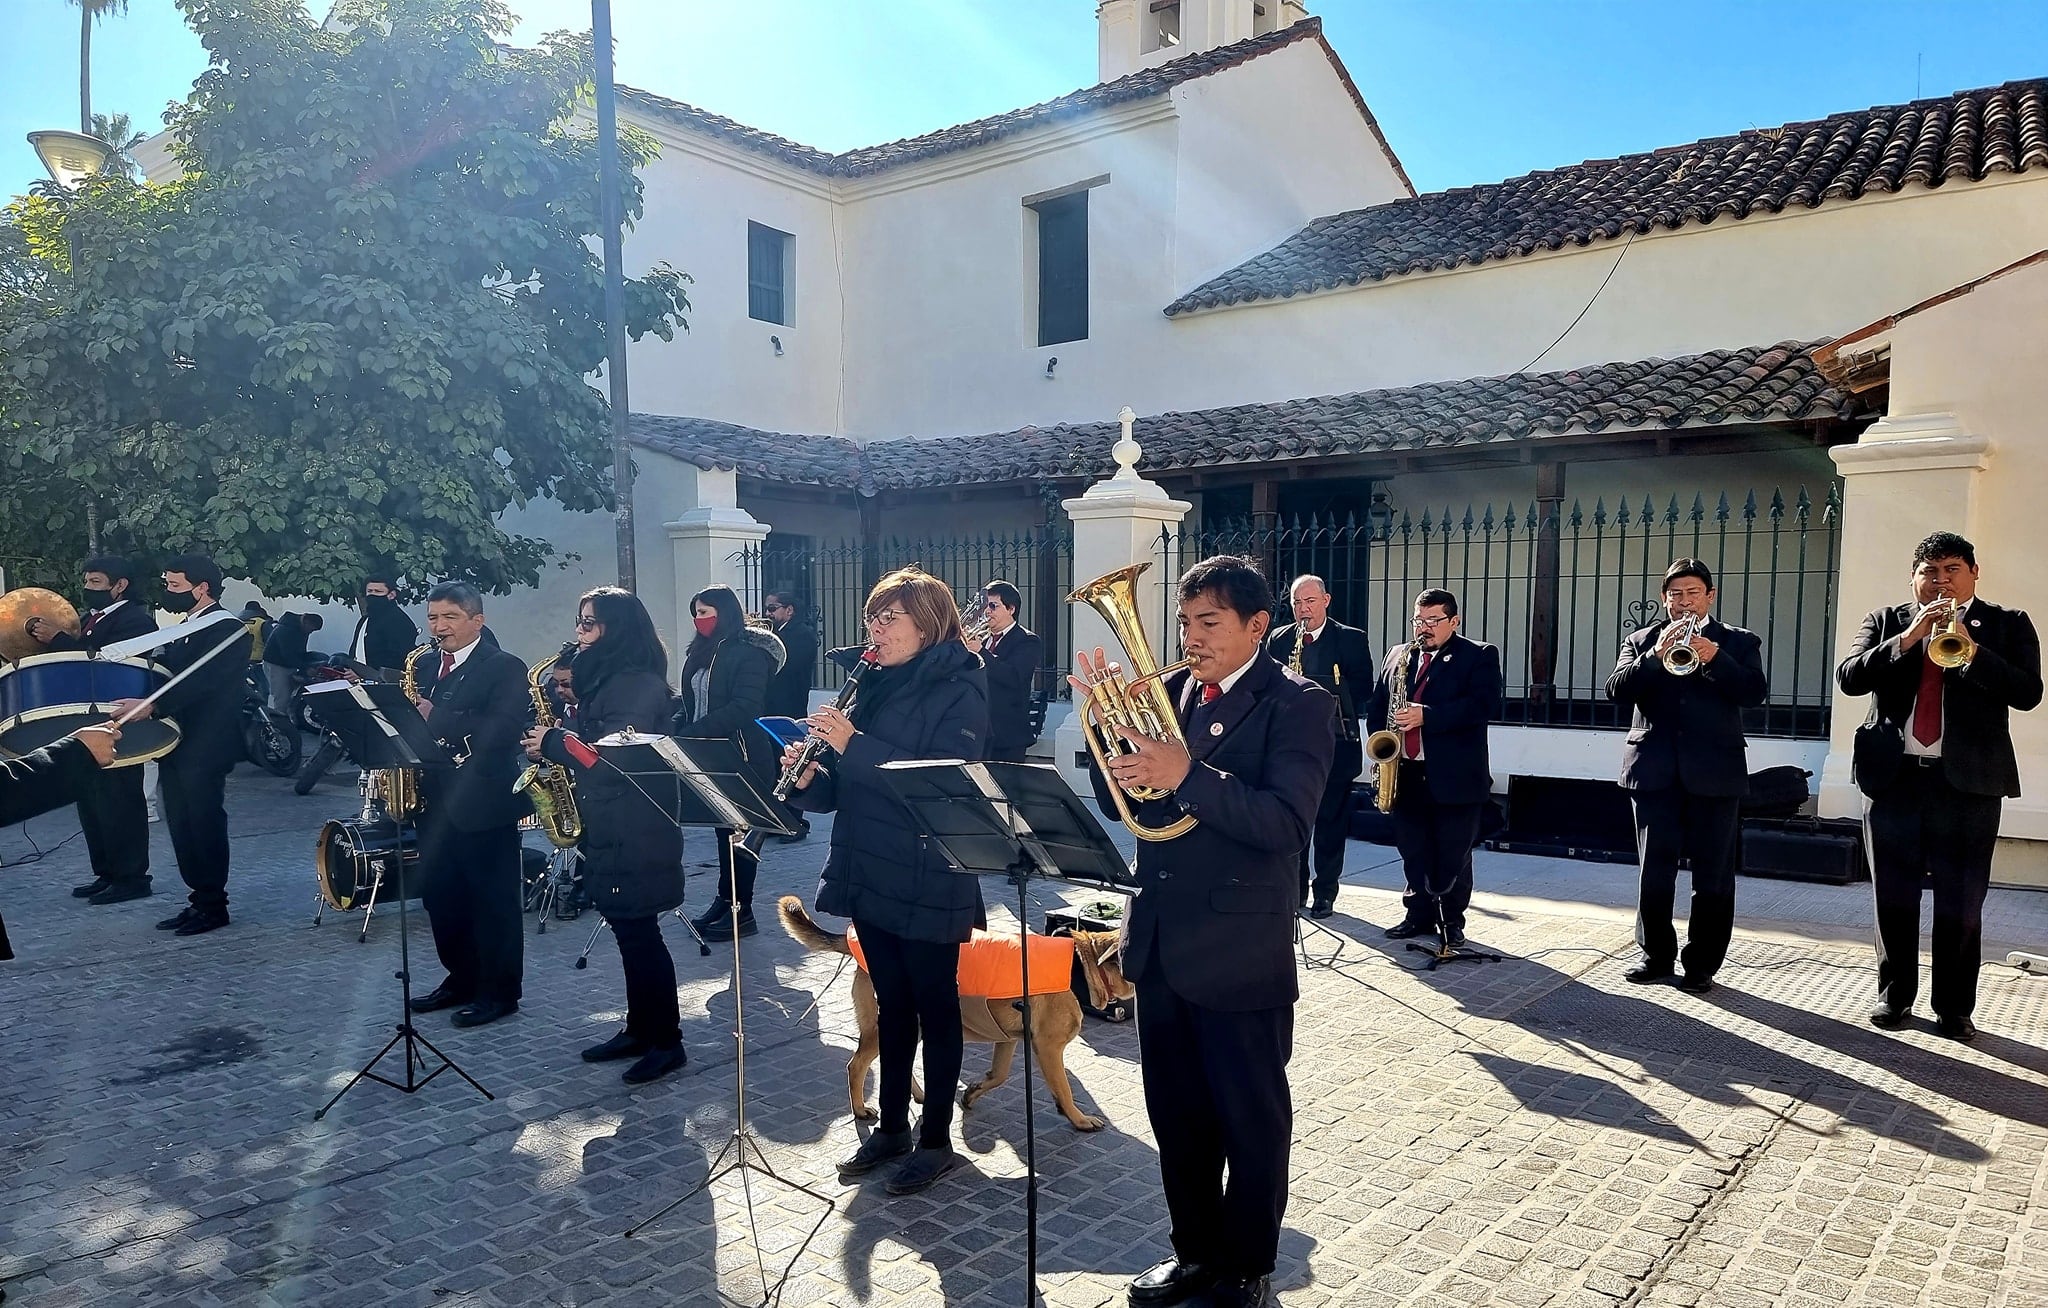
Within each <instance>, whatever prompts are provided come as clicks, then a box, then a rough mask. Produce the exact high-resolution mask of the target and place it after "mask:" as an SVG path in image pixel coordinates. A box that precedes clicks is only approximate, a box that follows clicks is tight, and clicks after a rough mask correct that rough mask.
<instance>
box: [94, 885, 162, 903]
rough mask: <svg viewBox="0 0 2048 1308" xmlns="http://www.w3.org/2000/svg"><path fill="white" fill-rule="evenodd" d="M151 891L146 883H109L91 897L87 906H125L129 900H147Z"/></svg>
mask: <svg viewBox="0 0 2048 1308" xmlns="http://www.w3.org/2000/svg"><path fill="white" fill-rule="evenodd" d="M153 893H155V892H153V891H152V890H150V888H149V882H147V881H118V882H117V881H109V882H107V888H106V889H105V890H102V891H100V892H99V893H98V894H96V895H94V896H92V897H91V898H90V899H88V900H86V901H85V902H86V903H88V904H125V903H127V902H128V901H129V900H131V899H148V898H149V897H150V895H151V894H153Z"/></svg>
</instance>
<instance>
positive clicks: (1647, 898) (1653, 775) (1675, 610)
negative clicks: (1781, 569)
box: [1607, 559, 1770, 994]
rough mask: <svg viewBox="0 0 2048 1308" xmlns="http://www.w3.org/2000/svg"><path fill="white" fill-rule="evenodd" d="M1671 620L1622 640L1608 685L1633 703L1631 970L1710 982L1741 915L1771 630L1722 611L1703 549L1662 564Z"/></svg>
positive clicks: (1685, 985)
mask: <svg viewBox="0 0 2048 1308" xmlns="http://www.w3.org/2000/svg"><path fill="white" fill-rule="evenodd" d="M1659 590H1660V591H1661V592H1662V594H1663V596H1664V612H1665V615H1666V618H1665V621H1663V622H1658V623H1654V624H1652V625H1650V626H1647V627H1644V628H1643V629H1642V630H1641V631H1638V632H1636V633H1635V634H1633V635H1631V636H1630V637H1629V638H1628V639H1627V640H1625V641H1623V642H1622V645H1621V657H1620V658H1619V659H1618V660H1617V661H1616V663H1615V665H1614V673H1613V675H1611V676H1609V677H1608V678H1607V697H1608V698H1609V699H1611V700H1613V701H1614V702H1615V703H1616V704H1620V705H1623V706H1625V707H1629V708H1632V709H1633V710H1634V716H1633V717H1632V718H1631V720H1630V723H1629V731H1628V739H1627V741H1626V742H1625V743H1624V744H1623V745H1622V747H1621V788H1622V789H1623V790H1626V791H1628V792H1629V797H1630V799H1632V800H1633V801H1634V803H1635V815H1636V850H1637V853H1638V856H1639V858H1640V860H1641V888H1640V890H1639V892H1638V904H1637V909H1636V944H1637V945H1639V946H1640V947H1641V948H1642V951H1643V957H1642V961H1641V962H1639V963H1637V964H1636V966H1634V967H1632V968H1630V969H1629V970H1628V971H1627V972H1626V973H1624V974H1623V975H1624V977H1625V978H1626V979H1627V980H1629V981H1632V982H1634V983H1635V984H1637V985H1651V984H1654V983H1656V982H1660V981H1667V980H1670V979H1671V978H1672V977H1673V975H1674V972H1673V966H1674V965H1675V964H1676V965H1682V966H1683V967H1684V969H1685V975H1684V976H1683V977H1682V978H1681V979H1680V980H1679V981H1678V987H1679V989H1681V990H1689V991H1692V992H1694V993H1695V994H1704V993H1705V992H1707V991H1708V990H1711V989H1712V988H1713V985H1714V979H1713V978H1714V973H1715V971H1716V970H1717V969H1719V967H1720V966H1721V961H1722V959H1724V958H1725V957H1726V956H1727V954H1728V938H1729V936H1730V934H1731V933H1732V932H1733V930H1734V927H1735V869H1736V866H1737V865H1738V864H1739V862H1740V861H1741V855H1742V845H1741V840H1742V797H1743V796H1744V795H1746V794H1748V793H1749V769H1748V764H1747V754H1746V753H1745V745H1744V741H1743V738H1742V710H1743V709H1745V708H1751V707H1754V706H1756V705H1758V704H1761V703H1763V702H1764V697H1765V696H1766V695H1768V694H1769V693H1770V681H1769V678H1768V677H1767V676H1766V674H1765V672H1764V659H1763V642H1762V641H1761V640H1759V639H1758V638H1757V635H1756V633H1755V632H1753V631H1744V630H1743V629H1742V628H1741V627H1731V626H1729V625H1728V624H1726V623H1724V622H1722V621H1720V620H1719V619H1717V618H1715V617H1714V616H1713V610H1714V574H1713V572H1712V571H1711V570H1710V569H1708V567H1707V565H1706V564H1704V563H1702V562H1700V561H1699V560H1698V559H1678V560H1676V561H1674V562H1673V563H1672V565H1671V566H1670V567H1669V568H1667V569H1665V572H1664V581H1663V584H1662V585H1661V586H1660V587H1659ZM1681 858H1685V859H1688V860H1689V861H1690V862H1691V864H1692V914H1691V916H1690V917H1689V918H1688V920H1687V922H1686V937H1687V939H1686V945H1685V949H1684V951H1683V952H1682V953H1681V952H1680V950H1679V948H1678V933H1677V931H1676V929H1675V928H1673V926H1672V925H1671V908H1672V900H1673V898H1674V897H1675V895H1676V893H1677V889H1676V888H1677V883H1678V860H1679V859H1681Z"/></svg>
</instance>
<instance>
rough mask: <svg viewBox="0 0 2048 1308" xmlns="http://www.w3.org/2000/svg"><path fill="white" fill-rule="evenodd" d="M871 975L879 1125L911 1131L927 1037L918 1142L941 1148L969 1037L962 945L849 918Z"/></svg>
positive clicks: (948, 1134) (945, 1143) (946, 1138)
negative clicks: (914, 1087) (914, 1079)
mask: <svg viewBox="0 0 2048 1308" xmlns="http://www.w3.org/2000/svg"><path fill="white" fill-rule="evenodd" d="M853 929H854V930H855V931H856V932H858V933H859V934H860V948H861V952H862V953H863V954H865V955H866V956H867V960H868V977H869V979H870V980H872V981H873V982H874V983H875V1006H876V1009H877V1013H876V1026H877V1028H878V1030H877V1034H878V1035H879V1036H880V1037H881V1043H882V1056H881V1060H880V1062H881V1067H882V1093H881V1096H880V1103H879V1104H878V1107H879V1109H880V1111H881V1120H880V1121H879V1122H878V1123H877V1126H878V1127H879V1129H881V1130H884V1131H906V1130H908V1129H910V1066H911V1060H912V1059H913V1058H915V1057H916V1056H917V1038H918V1034H919V1032H920V1030H922V1032H923V1035H924V1123H923V1125H922V1126H921V1127H920V1128H919V1130H918V1137H917V1142H918V1144H919V1145H920V1146H922V1147H923V1148H926V1149H943V1148H945V1147H947V1146H948V1145H949V1144H951V1142H952V1130H951V1128H952V1125H953V1097H954V1095H955V1094H956V1093H957V1092H958V1090H959V1088H960V1060H961V1057H962V1055H963V1054H965V1052H966V1042H965V1041H964V1039H963V1038H962V1036H961V1032H960V946H959V945H957V944H951V943H947V942H944V941H935V940H911V939H908V938H907V937H904V936H899V935H895V934H893V933H891V932H888V931H884V930H883V929H882V928H880V927H878V926H871V925H868V924H866V923H863V922H861V921H860V920H859V919H858V918H856V919H854V923H853Z"/></svg>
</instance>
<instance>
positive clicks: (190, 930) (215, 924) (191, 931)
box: [171, 911, 228, 936]
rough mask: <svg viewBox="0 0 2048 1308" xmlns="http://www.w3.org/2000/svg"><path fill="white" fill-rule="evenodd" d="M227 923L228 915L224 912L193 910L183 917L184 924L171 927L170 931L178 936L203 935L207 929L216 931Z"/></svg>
mask: <svg viewBox="0 0 2048 1308" xmlns="http://www.w3.org/2000/svg"><path fill="white" fill-rule="evenodd" d="M227 924H228V915H227V914H226V913H200V912H196V911H195V912H194V913H193V914H192V916H191V917H189V918H186V919H185V923H184V925H182V926H177V927H173V928H171V932H172V934H173V935H180V936H203V935H205V934H206V933H207V932H209V931H218V930H220V929H221V928H222V927H224V926H226V925H227Z"/></svg>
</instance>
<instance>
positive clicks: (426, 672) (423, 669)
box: [419, 640, 533, 831]
mask: <svg viewBox="0 0 2048 1308" xmlns="http://www.w3.org/2000/svg"><path fill="white" fill-rule="evenodd" d="M440 673H441V658H440V655H438V654H436V653H434V652H432V651H429V652H428V653H427V654H425V655H424V656H422V657H421V659H420V662H419V686H420V697H421V698H423V699H428V700H431V701H433V705H434V711H433V713H432V714H431V715H429V716H428V718H427V725H428V726H429V727H432V728H433V730H434V735H435V737H436V738H437V739H439V740H440V742H441V743H442V744H444V745H446V746H447V747H448V748H449V749H450V750H452V751H453V752H455V753H457V754H462V753H464V752H465V751H467V753H468V756H469V757H468V759H467V760H466V761H465V762H463V763H462V765H461V766H459V767H453V768H449V767H432V768H427V769H425V770H424V771H425V775H424V777H423V778H422V779H421V782H420V798H421V799H422V800H423V801H424V802H425V804H426V808H425V810H424V812H423V817H422V821H423V822H426V823H444V822H445V823H450V824H452V825H453V826H454V827H455V829H456V830H458V831H489V830H491V829H492V828H494V827H503V826H509V825H511V824H512V823H514V822H517V821H519V819H521V818H523V817H525V816H526V815H527V814H528V813H529V812H531V811H532V806H531V805H530V804H528V803H527V802H526V797H525V796H524V795H520V794H516V793H514V792H513V789H512V783H513V782H515V781H517V780H518V779H519V773H520V771H521V770H522V769H523V768H524V767H525V765H526V755H525V752H524V751H523V750H521V749H520V747H519V739H520V737H521V736H523V735H525V734H526V728H527V727H528V726H529V725H530V724H531V723H532V721H533V696H532V694H531V693H530V692H529V691H528V690H527V687H526V665H525V664H524V663H521V662H520V661H519V660H518V659H517V658H515V657H514V656H512V655H510V654H507V653H506V652H505V651H504V650H502V649H499V648H498V647H497V646H496V644H495V643H493V644H485V643H484V642H483V641H482V640H479V641H478V642H477V646H476V648H475V650H474V651H472V652H471V654H470V656H469V657H468V658H466V659H464V660H463V661H462V663H461V665H460V666H458V667H457V668H456V669H455V671H454V672H452V673H450V674H449V677H448V680H446V681H442V680H441V677H440Z"/></svg>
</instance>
